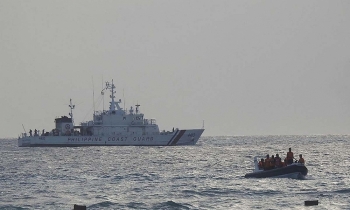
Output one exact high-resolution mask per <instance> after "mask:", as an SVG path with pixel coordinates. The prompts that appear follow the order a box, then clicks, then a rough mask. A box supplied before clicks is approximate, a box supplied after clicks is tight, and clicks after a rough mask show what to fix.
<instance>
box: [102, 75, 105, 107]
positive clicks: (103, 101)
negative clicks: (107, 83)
mask: <svg viewBox="0 0 350 210" xmlns="http://www.w3.org/2000/svg"><path fill="white" fill-rule="evenodd" d="M103 90H104V87H103V75H102V91H101V95H104V93H103ZM102 106H103V107H102V112H105V97H103V96H102Z"/></svg>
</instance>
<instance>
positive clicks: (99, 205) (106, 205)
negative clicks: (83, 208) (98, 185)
mask: <svg viewBox="0 0 350 210" xmlns="http://www.w3.org/2000/svg"><path fill="white" fill-rule="evenodd" d="M112 207H113V208H115V207H122V206H120V205H119V204H118V203H113V202H110V201H103V202H100V203H95V204H92V205H90V206H88V208H87V209H90V208H91V209H99V208H101V209H103V208H112Z"/></svg>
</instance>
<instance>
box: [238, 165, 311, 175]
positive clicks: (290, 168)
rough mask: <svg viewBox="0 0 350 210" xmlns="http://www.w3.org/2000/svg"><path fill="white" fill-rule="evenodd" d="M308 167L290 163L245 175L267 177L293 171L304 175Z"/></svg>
mask: <svg viewBox="0 0 350 210" xmlns="http://www.w3.org/2000/svg"><path fill="white" fill-rule="evenodd" d="M307 171H308V170H307V168H306V167H305V166H304V165H294V164H292V165H289V166H286V167H283V168H275V169H271V170H264V171H262V170H261V171H256V172H253V173H248V174H246V175H245V176H244V177H245V178H267V177H274V176H284V175H288V174H293V173H300V174H301V175H303V176H306V175H307Z"/></svg>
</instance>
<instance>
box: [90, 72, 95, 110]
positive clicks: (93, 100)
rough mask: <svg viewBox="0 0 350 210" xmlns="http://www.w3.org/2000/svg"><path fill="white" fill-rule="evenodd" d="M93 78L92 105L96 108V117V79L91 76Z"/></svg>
mask: <svg viewBox="0 0 350 210" xmlns="http://www.w3.org/2000/svg"><path fill="white" fill-rule="evenodd" d="M91 78H92V104H93V106H94V115H95V110H96V109H95V85H94V77H93V76H91Z"/></svg>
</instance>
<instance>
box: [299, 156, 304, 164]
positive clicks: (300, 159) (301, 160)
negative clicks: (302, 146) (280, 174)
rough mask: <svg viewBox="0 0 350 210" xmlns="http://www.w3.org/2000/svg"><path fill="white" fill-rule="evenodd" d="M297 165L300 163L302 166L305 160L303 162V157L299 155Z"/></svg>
mask: <svg viewBox="0 0 350 210" xmlns="http://www.w3.org/2000/svg"><path fill="white" fill-rule="evenodd" d="M298 163H302V164H304V163H305V160H304V158H303V155H301V154H300V155H299V160H298Z"/></svg>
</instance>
